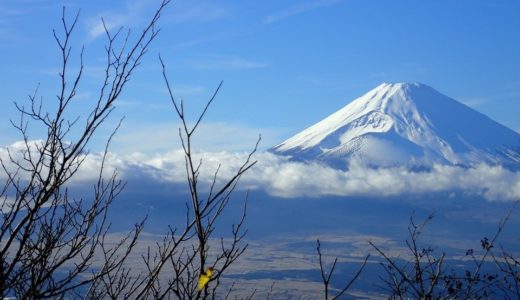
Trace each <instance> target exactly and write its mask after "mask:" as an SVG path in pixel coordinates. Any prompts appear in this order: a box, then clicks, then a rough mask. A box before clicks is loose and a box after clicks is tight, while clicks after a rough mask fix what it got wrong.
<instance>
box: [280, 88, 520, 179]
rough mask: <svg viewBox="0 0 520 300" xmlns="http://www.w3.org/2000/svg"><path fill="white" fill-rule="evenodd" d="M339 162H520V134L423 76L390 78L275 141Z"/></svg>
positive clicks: (283, 150) (295, 154) (290, 151)
mask: <svg viewBox="0 0 520 300" xmlns="http://www.w3.org/2000/svg"><path fill="white" fill-rule="evenodd" d="M272 151H273V152H274V153H277V154H282V155H290V156H291V157H292V158H293V159H295V160H302V161H308V160H319V161H322V162H325V163H327V164H330V165H331V166H333V167H335V168H340V169H345V168H348V163H349V162H352V161H358V162H361V163H363V164H366V165H368V166H373V167H390V166H401V165H405V166H409V167H419V168H421V167H426V168H428V167H431V166H433V165H434V164H446V165H460V166H468V167H469V166H472V165H476V164H481V163H485V164H490V165H502V166H504V167H507V168H511V169H518V168H520V134H518V133H516V132H515V131H513V130H511V129H509V128H507V127H505V126H503V125H501V124H499V123H497V122H495V121H493V120H491V119H490V118H488V117H486V116H485V115H483V114H481V113H479V112H477V111H475V110H473V109H471V108H469V107H468V106H466V105H464V104H462V103H459V102H457V101H456V100H454V99H451V98H449V97H447V96H445V95H443V94H441V93H439V92H437V91H436V90H434V89H433V88H431V87H429V86H426V85H424V84H420V83H394V84H388V83H384V84H382V85H380V86H378V87H376V88H375V89H373V90H372V91H370V92H368V93H367V94H365V95H363V96H361V97H360V98H358V99H356V100H354V101H352V102H351V103H349V104H348V105H347V106H345V107H343V108H342V109H340V110H339V111H337V112H335V113H333V114H332V115H330V116H328V117H327V118H325V119H324V120H322V121H320V122H318V123H316V124H315V125H313V126H311V127H309V128H307V129H305V130H303V131H302V132H300V133H298V134H296V135H295V136H293V137H291V138H289V139H288V140H286V141H284V142H283V143H281V144H279V145H278V146H276V147H274V148H273V149H272Z"/></svg>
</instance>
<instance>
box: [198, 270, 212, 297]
mask: <svg viewBox="0 0 520 300" xmlns="http://www.w3.org/2000/svg"><path fill="white" fill-rule="evenodd" d="M211 275H213V268H208V269H207V270H206V272H204V274H200V276H199V285H198V291H199V292H200V291H202V289H203V288H204V287H205V286H206V284H208V282H209V280H210V279H211Z"/></svg>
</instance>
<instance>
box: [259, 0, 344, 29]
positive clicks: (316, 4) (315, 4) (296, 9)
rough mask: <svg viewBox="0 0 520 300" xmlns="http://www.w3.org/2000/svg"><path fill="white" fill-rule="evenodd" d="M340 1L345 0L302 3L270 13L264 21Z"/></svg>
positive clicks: (279, 18) (275, 20)
mask: <svg viewBox="0 0 520 300" xmlns="http://www.w3.org/2000/svg"><path fill="white" fill-rule="evenodd" d="M339 2H343V0H317V1H309V2H305V3H301V4H299V5H296V6H293V7H290V8H288V9H285V10H282V11H279V12H276V13H272V14H270V15H268V16H267V17H265V18H264V23H265V24H270V23H273V22H277V21H280V20H283V19H286V18H290V17H292V16H295V15H299V14H302V13H305V12H308V11H311V10H314V9H317V8H320V7H325V6H330V5H334V4H336V3H339Z"/></svg>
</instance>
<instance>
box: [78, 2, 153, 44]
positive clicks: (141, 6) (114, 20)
mask: <svg viewBox="0 0 520 300" xmlns="http://www.w3.org/2000/svg"><path fill="white" fill-rule="evenodd" d="M147 4H148V2H146V1H143V0H138V1H132V2H128V5H127V6H126V7H125V8H124V9H123V10H122V11H105V12H102V13H100V14H98V15H97V16H96V17H92V18H90V19H88V20H87V21H86V26H87V28H88V29H87V30H88V38H89V40H91V41H92V40H95V39H97V38H98V37H100V36H102V35H104V34H105V28H104V26H103V22H102V20H101V19H103V20H104V22H105V26H106V27H107V29H108V30H109V31H112V30H117V29H118V28H119V27H132V25H135V24H136V23H139V22H141V21H142V20H143V12H144V11H146V10H145V7H146V6H147Z"/></svg>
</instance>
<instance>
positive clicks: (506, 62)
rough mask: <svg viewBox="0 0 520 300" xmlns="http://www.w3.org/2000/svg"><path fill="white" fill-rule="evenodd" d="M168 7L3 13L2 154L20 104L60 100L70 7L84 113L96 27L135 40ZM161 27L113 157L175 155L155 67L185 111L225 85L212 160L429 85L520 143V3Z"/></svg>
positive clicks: (202, 16) (98, 57) (252, 11)
mask: <svg viewBox="0 0 520 300" xmlns="http://www.w3.org/2000/svg"><path fill="white" fill-rule="evenodd" d="M158 3H159V1H151V0H147V1H145V0H129V1H86V0H75V1H55V0H52V1H51V0H48V1H46V0H16V1H10V0H4V1H1V2H0V45H2V46H1V47H0V66H1V67H0V82H1V84H0V91H1V95H2V96H1V109H0V119H1V120H2V122H1V124H0V130H1V131H2V134H1V135H0V144H2V145H5V144H8V143H11V142H13V141H15V140H17V139H18V137H17V136H16V135H14V132H13V131H12V130H10V129H9V126H10V125H9V122H8V119H9V118H14V117H15V116H16V112H15V111H14V106H13V105H12V102H13V101H18V102H20V103H23V102H24V101H26V95H27V94H29V93H31V92H32V91H33V90H34V88H35V87H36V86H37V84H38V83H40V95H41V96H42V97H43V99H44V101H52V100H53V97H54V95H55V94H56V87H57V84H58V77H57V72H58V71H57V67H58V63H59V61H58V58H57V54H58V52H57V47H56V44H55V42H54V40H53V37H52V29H53V28H57V29H58V28H59V26H60V23H59V22H60V17H61V9H62V6H63V5H65V6H67V11H68V12H69V13H68V16H70V17H72V16H73V14H74V13H75V12H76V11H77V10H78V9H81V14H80V20H79V23H78V27H77V30H76V32H75V36H74V40H73V42H74V44H73V47H74V48H73V50H75V51H76V53H75V54H77V51H78V50H79V49H80V47H81V45H85V47H86V56H85V65H86V68H87V69H86V73H85V78H84V82H83V84H82V86H81V87H80V91H79V92H80V94H79V97H80V98H81V100H82V101H88V100H92V97H93V95H94V94H95V91H96V89H95V87H96V86H97V85H96V84H98V82H97V81H96V80H99V74H100V71H101V68H102V57H103V56H102V50H103V48H102V47H103V43H104V42H105V40H104V36H103V35H102V34H99V30H97V29H98V28H99V24H100V23H99V22H100V17H103V18H104V19H105V20H106V21H107V23H108V24H110V25H112V26H113V27H114V28H117V27H119V26H124V27H125V28H133V29H134V30H136V31H138V30H140V28H141V27H142V26H143V25H144V24H145V22H146V19H147V17H148V16H150V15H151V14H152V12H153V10H154V8H155V7H156V6H157V5H158ZM160 27H161V33H160V35H159V37H158V39H157V40H156V41H155V43H154V44H153V46H152V47H151V49H150V52H149V53H148V56H147V58H146V59H145V61H144V62H143V65H142V67H141V69H139V70H138V72H137V73H136V75H135V76H134V77H133V79H132V81H131V82H130V85H129V86H128V89H127V90H126V92H125V93H124V94H123V96H122V98H121V99H120V100H121V101H120V103H119V105H118V108H117V111H116V113H115V114H114V116H113V118H112V119H111V120H110V122H109V123H110V124H107V125H108V127H107V130H108V129H109V128H110V125H113V124H115V122H116V121H117V117H118V116H123V115H124V116H126V118H125V123H124V126H123V128H122V129H121V131H120V134H119V135H118V138H117V140H116V143H115V145H114V148H115V151H120V152H134V151H140V152H154V151H164V150H167V149H169V148H171V147H175V142H174V140H175V138H176V129H175V128H176V126H177V125H176V120H175V116H174V114H173V110H172V108H171V105H170V102H169V100H168V98H167V95H166V93H165V86H164V83H163V81H162V79H161V73H160V66H159V61H158V59H157V56H158V54H159V53H161V55H162V56H163V58H164V60H165V62H166V63H167V65H168V72H169V74H170V79H171V81H172V82H173V84H174V89H175V93H176V95H178V96H182V97H183V98H184V99H185V102H186V105H187V107H188V109H189V111H192V112H194V113H195V112H197V111H198V110H199V109H200V108H201V106H202V105H203V104H204V103H205V101H206V100H207V99H208V97H209V96H210V95H211V93H212V90H213V89H214V88H215V87H216V86H217V85H218V83H219V81H220V80H224V86H223V90H222V92H221V93H220V95H219V97H218V98H217V101H216V102H215V104H214V106H213V107H212V108H211V111H210V113H209V115H208V117H207V119H206V126H205V127H204V128H202V129H201V133H200V136H199V140H198V142H199V145H200V146H201V147H203V148H205V149H206V150H243V149H247V148H249V146H251V145H253V144H254V142H255V140H256V137H257V135H258V134H259V133H261V134H262V135H263V136H264V141H263V144H262V145H263V147H264V148H268V147H271V146H274V145H275V144H277V143H279V142H281V141H283V140H284V139H285V138H288V137H289V136H291V135H293V134H295V133H296V132H298V131H300V130H302V129H304V128H305V127H307V126H309V125H311V124H313V123H315V122H317V121H319V120H321V119H322V118H324V117H326V116H327V115H328V114H330V113H332V112H334V111H336V110H338V109H339V108H341V107H343V106H344V105H346V104H347V103H348V102H349V101H351V100H353V99H355V98H356V97H358V96H361V95H362V94H364V93H365V92H367V91H369V90H370V89H372V88H374V87H376V86H377V85H379V84H380V83H382V82H402V81H410V82H416V81H418V82H422V83H425V84H428V85H430V86H432V87H434V88H436V89H437V90H439V91H440V92H442V93H444V94H446V95H448V96H451V97H453V98H455V99H457V100H459V101H461V102H464V103H466V104H467V105H469V106H471V107H473V108H475V109H477V110H479V111H480V112H482V113H484V114H486V115H488V116H490V117H491V118H493V119H495V120H496V121H498V122H500V123H502V124H504V125H506V126H508V127H510V128H512V129H514V130H517V131H520V118H518V116H519V115H520V34H519V28H520V2H519V1H506V0H503V1H484V0H471V1H470V0H467V1H466V0H460V1H454V0H430V1H412V0H408V1H404V0H396V1H386V0H378V1H376V0H357V1H356V0H352V1H348V0H344V1H342V0H298V1H296V0H286V1H274V0H273V1H221V0H214V1H182V0H176V1H173V3H171V5H170V6H169V7H168V8H167V10H166V12H165V13H164V15H163V18H162V19H161V21H160ZM73 55H74V53H73ZM78 113H81V111H79V112H78ZM196 141H197V140H196Z"/></svg>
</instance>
